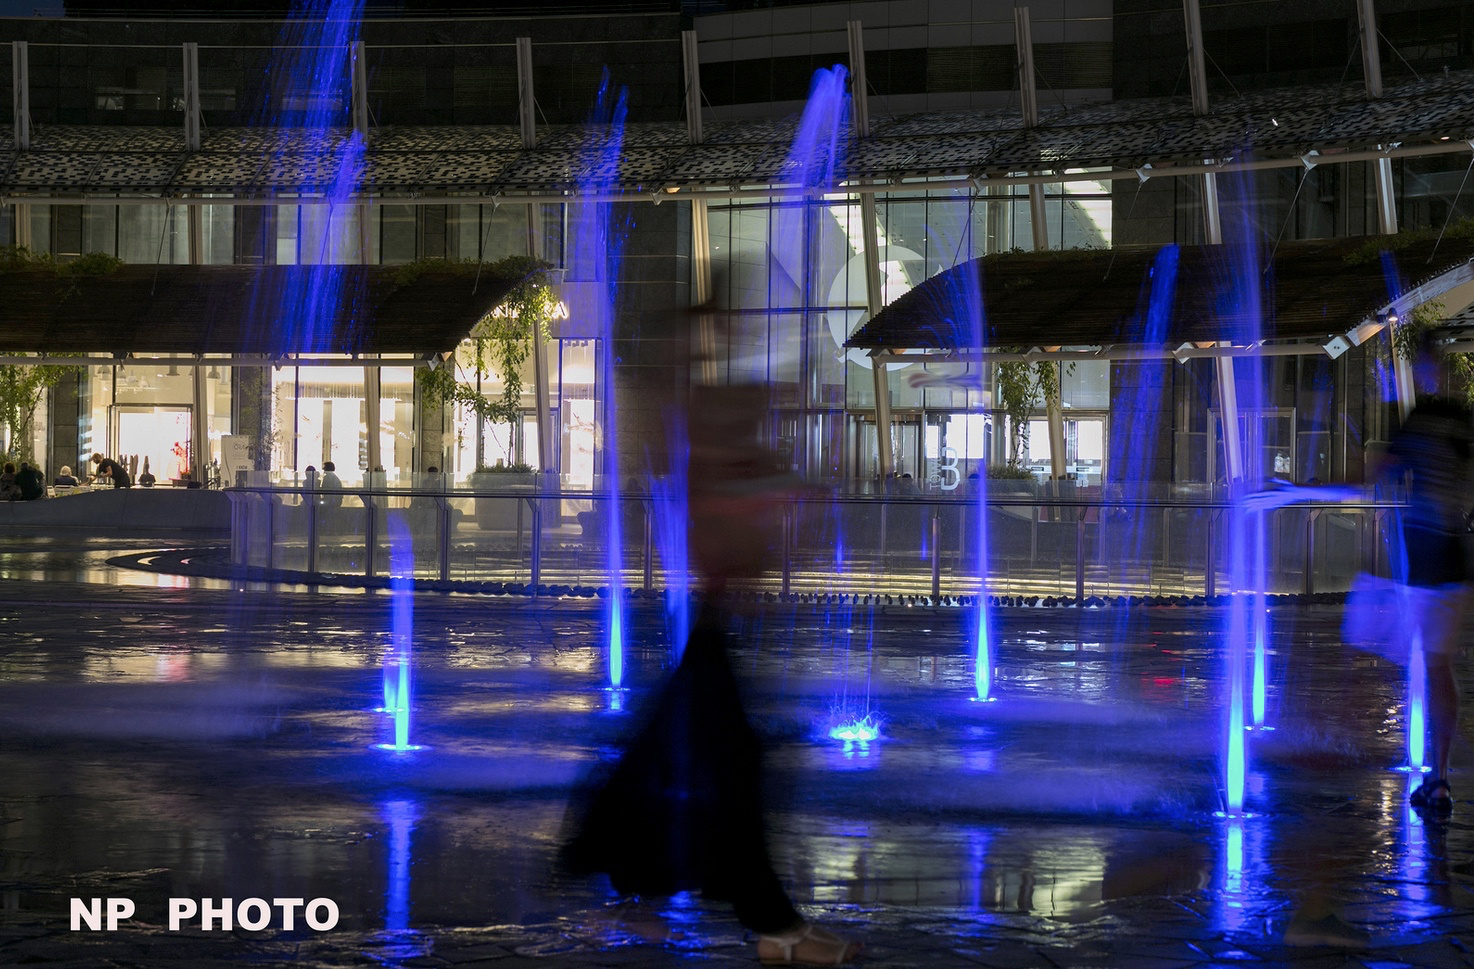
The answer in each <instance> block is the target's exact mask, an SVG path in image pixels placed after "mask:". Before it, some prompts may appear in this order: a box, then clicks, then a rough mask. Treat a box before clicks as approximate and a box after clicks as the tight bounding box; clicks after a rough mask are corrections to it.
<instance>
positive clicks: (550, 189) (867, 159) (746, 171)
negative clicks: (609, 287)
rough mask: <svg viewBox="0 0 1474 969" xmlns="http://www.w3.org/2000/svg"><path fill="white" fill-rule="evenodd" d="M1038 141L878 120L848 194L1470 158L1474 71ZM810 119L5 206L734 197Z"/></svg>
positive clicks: (249, 136) (497, 141) (109, 189)
mask: <svg viewBox="0 0 1474 969" xmlns="http://www.w3.org/2000/svg"><path fill="white" fill-rule="evenodd" d="M1040 121H1041V123H1040V125H1039V127H1037V128H1034V129H1029V130H1026V129H1024V127H1023V124H1022V122H1021V120H1020V119H1019V117H1018V114H1017V112H1009V111H998V112H991V113H990V112H980V111H966V112H943V113H932V114H921V115H911V116H906V117H896V118H889V119H885V118H874V119H873V121H872V130H873V135H872V137H870V138H868V139H865V140H863V141H861V140H858V139H856V138H854V137H853V135H852V134H850V135H849V136H848V137H846V138H845V139H842V140H841V142H840V145H839V148H838V151H839V152H840V155H841V157H840V158H838V159H837V164H836V170H837V171H838V172H839V177H840V178H842V179H847V180H850V181H851V182H852V183H853V182H859V181H865V182H878V183H880V184H882V185H893V186H898V185H900V184H901V183H902V181H903V180H906V179H921V178H972V179H976V178H983V177H999V176H1005V175H1007V174H1009V173H1023V172H1049V171H1062V170H1064V169H1066V168H1103V169H1115V170H1118V171H1128V172H1129V171H1133V170H1137V169H1142V170H1143V171H1144V172H1145V171H1146V169H1145V166H1153V167H1154V168H1155V169H1157V170H1158V171H1160V169H1161V168H1162V167H1163V166H1184V165H1198V164H1201V163H1202V162H1203V161H1204V160H1205V159H1211V160H1213V161H1215V162H1217V163H1224V164H1249V163H1252V162H1253V161H1254V160H1258V161H1261V162H1266V163H1284V164H1298V159H1300V158H1301V157H1302V156H1307V155H1309V153H1311V152H1318V153H1319V154H1320V156H1321V157H1320V160H1322V161H1327V162H1329V161H1334V160H1335V159H1336V153H1338V152H1347V151H1367V150H1376V151H1380V150H1393V151H1424V150H1442V149H1450V150H1462V151H1468V150H1469V147H1468V146H1467V145H1462V144H1460V143H1461V142H1463V141H1465V140H1467V139H1470V138H1474V72H1469V71H1456V72H1450V73H1447V74H1439V75H1435V76H1431V77H1428V78H1422V79H1417V80H1411V81H1407V82H1404V83H1401V84H1393V85H1389V86H1388V87H1387V89H1386V92H1385V94H1384V96H1383V97H1382V98H1380V99H1378V100H1375V101H1370V100H1368V99H1367V98H1366V96H1365V95H1364V93H1363V92H1362V91H1361V89H1360V87H1359V86H1358V85H1353V84H1345V85H1335V86H1319V87H1297V88H1290V89H1282V90H1271V91H1262V92H1256V93H1253V94H1248V95H1243V96H1239V97H1233V98H1223V99H1219V100H1217V101H1216V102H1215V104H1214V110H1213V112H1212V113H1211V114H1209V115H1206V116H1203V117H1195V116H1194V115H1193V114H1192V110H1191V105H1190V103H1189V101H1188V99H1187V98H1186V97H1178V98H1151V99H1140V100H1125V101H1115V102H1111V103H1105V104H1091V105H1076V106H1071V107H1059V106H1057V107H1055V108H1053V109H1046V110H1044V111H1042V112H1041V119H1040ZM796 125H797V119H796V118H787V119H782V120H752V121H728V122H708V123H707V125H706V126H705V142H704V143H703V144H700V145H691V144H688V138H687V134H686V129H685V126H684V125H683V124H680V123H646V124H630V125H628V126H627V127H626V128H625V129H624V131H623V132H622V138H621V140H620V143H619V146H618V151H617V153H616V152H614V151H611V150H602V149H608V148H609V137H610V133H609V132H607V131H601V130H599V129H597V128H589V127H586V126H551V127H543V128H540V129H539V130H538V136H537V147H535V148H533V149H530V150H524V149H523V148H522V147H521V138H520V135H519V131H518V129H517V128H515V127H513V126H480V127H406V128H383V129H377V130H375V131H373V132H372V133H371V134H370V135H369V137H368V139H367V145H366V148H365V150H364V151H363V152H362V154H361V155H360V156H358V157H359V158H360V159H361V161H360V162H357V163H355V164H353V165H352V166H351V167H350V168H349V169H348V170H346V171H345V170H344V165H343V163H342V162H341V161H340V159H341V158H342V157H343V152H342V151H341V148H342V146H343V145H344V143H345V142H346V141H347V139H348V138H349V136H350V134H349V131H348V129H332V130H329V131H327V132H312V131H307V130H303V129H291V128H222V129H214V130H212V131H209V132H207V133H206V134H205V136H204V140H203V143H202V148H201V150H200V151H199V152H195V153H190V152H187V151H186V150H185V147H184V133H183V129H182V126H181V127H180V128H177V129H176V128H158V127H124V126H119V127H112V126H48V127H42V128H39V129H37V130H36V131H35V132H34V134H33V136H32V141H31V148H30V149H29V150H28V151H24V152H22V151H17V150H16V149H15V146H14V144H13V143H12V142H11V140H10V138H9V135H8V133H7V135H6V137H5V140H4V141H0V196H3V197H11V198H16V197H22V196H28V195H52V196H55V197H59V198H84V197H90V196H101V195H114V194H122V195H132V196H150V197H176V198H177V197H182V196H191V195H195V196H197V195H201V194H221V195H231V196H237V197H238V196H254V197H272V196H278V195H293V194H306V195H312V194H320V193H323V192H324V191H326V190H327V189H328V188H329V187H330V186H333V185H334V184H337V183H338V182H339V180H340V179H342V178H346V179H347V182H348V183H349V184H351V185H352V186H353V193H354V194H355V195H357V196H359V197H378V198H405V199H411V198H414V197H424V196H427V195H428V196H453V195H461V194H465V195H468V196H472V197H477V196H482V197H484V196H498V195H515V194H519V193H532V194H538V193H543V194H556V193H563V192H575V191H577V190H578V187H579V185H580V184H583V183H585V182H587V181H588V180H589V179H590V178H591V176H596V175H597V176H599V179H598V180H599V182H600V183H601V184H605V185H609V184H611V181H606V177H608V178H610V179H611V180H612V190H613V191H616V192H619V193H633V194H643V195H646V196H650V195H653V194H654V193H657V192H660V191H661V190H663V189H669V188H672V187H678V188H681V189H683V190H731V189H734V188H740V187H744V186H746V187H764V186H772V185H782V184H785V183H786V182H788V181H790V180H791V177H790V176H791V163H790V161H789V158H788V150H789V146H790V145H791V144H792V142H793V137H794V132H795V128H796Z"/></svg>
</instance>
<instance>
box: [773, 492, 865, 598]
mask: <svg viewBox="0 0 1474 969" xmlns="http://www.w3.org/2000/svg"><path fill="white" fill-rule="evenodd" d="M883 514H884V512H883V511H882V515H883ZM881 521H882V522H884V518H882V519H881ZM792 533H793V506H792V505H784V506H783V598H785V599H787V598H788V586H789V580H790V576H791V574H792V571H793V559H792V556H791V555H790V553H789V548H788V544H789V542H788V540H789V536H790V535H791V534H792ZM884 533H885V526H884V525H883V524H882V526H881V534H884Z"/></svg>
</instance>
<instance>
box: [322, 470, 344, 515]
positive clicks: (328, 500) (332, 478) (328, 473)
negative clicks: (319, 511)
mask: <svg viewBox="0 0 1474 969" xmlns="http://www.w3.org/2000/svg"><path fill="white" fill-rule="evenodd" d="M321 488H322V490H323V491H325V492H339V491H342V490H343V482H342V481H341V480H340V479H339V478H338V466H337V465H336V464H334V463H333V462H331V461H324V462H323V463H322V483H321ZM317 503H318V505H319V506H320V507H322V508H337V507H338V506H340V505H341V504H343V496H342V495H340V494H325V495H323V496H322V497H320V498H318V499H317Z"/></svg>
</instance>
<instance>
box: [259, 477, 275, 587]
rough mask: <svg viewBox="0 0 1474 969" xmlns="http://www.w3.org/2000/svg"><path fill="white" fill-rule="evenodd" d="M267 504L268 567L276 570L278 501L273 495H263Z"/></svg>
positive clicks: (262, 498) (262, 497)
mask: <svg viewBox="0 0 1474 969" xmlns="http://www.w3.org/2000/svg"><path fill="white" fill-rule="evenodd" d="M261 500H262V501H264V502H265V503H266V567H267V568H268V569H273V568H276V500H275V499H273V498H272V496H271V495H269V494H268V495H262V496H261Z"/></svg>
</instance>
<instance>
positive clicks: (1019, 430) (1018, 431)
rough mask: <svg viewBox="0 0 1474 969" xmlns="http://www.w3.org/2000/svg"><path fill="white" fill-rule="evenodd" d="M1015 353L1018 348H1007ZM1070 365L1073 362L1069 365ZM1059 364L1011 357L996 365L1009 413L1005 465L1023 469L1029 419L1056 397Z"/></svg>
mask: <svg viewBox="0 0 1474 969" xmlns="http://www.w3.org/2000/svg"><path fill="white" fill-rule="evenodd" d="M1002 349H1010V350H1014V351H1016V352H1019V351H1022V349H1024V348H1021V347H1006V348H1002ZM1071 366H1073V364H1072V365H1071ZM1059 374H1060V366H1059V364H1058V363H1057V362H1055V361H1053V360H1038V361H1035V362H1033V363H1030V362H1028V361H1026V360H1011V361H1009V362H1007V363H1000V364H998V376H997V382H998V399H999V402H1000V403H1001V404H1002V405H1003V413H1004V414H1006V415H1007V416H1008V462H1007V464H1008V467H1010V468H1022V467H1023V458H1024V454H1023V451H1024V444H1025V443H1026V442H1027V441H1028V440H1029V418H1030V417H1031V416H1033V413H1034V409H1035V408H1036V407H1038V406H1039V404H1041V403H1043V402H1045V401H1048V400H1050V399H1051V398H1053V397H1057V396H1059V379H1060V377H1059Z"/></svg>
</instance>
